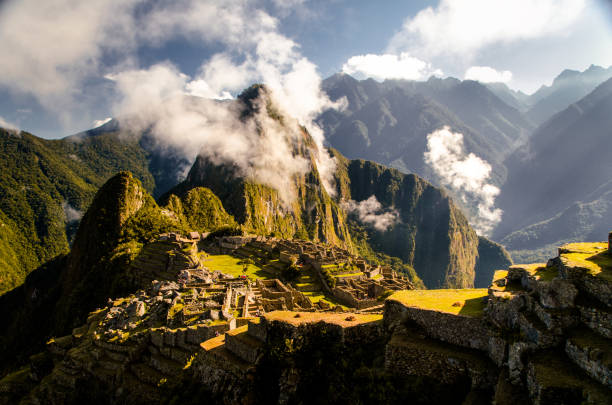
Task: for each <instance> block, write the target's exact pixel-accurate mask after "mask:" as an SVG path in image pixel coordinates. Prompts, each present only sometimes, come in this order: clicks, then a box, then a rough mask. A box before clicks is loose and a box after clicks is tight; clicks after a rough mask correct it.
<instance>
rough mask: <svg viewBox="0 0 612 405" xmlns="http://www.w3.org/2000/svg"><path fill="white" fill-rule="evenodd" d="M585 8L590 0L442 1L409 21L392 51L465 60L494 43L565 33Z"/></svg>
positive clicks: (390, 47)
mask: <svg viewBox="0 0 612 405" xmlns="http://www.w3.org/2000/svg"><path fill="white" fill-rule="evenodd" d="M585 5H586V0H441V1H440V3H439V4H438V6H437V7H436V8H432V7H428V8H426V9H423V10H421V11H420V12H418V13H417V15H415V16H414V17H412V18H407V19H406V20H405V21H404V24H403V26H402V29H401V30H400V31H399V32H398V33H396V34H395V35H394V37H393V39H392V40H391V42H390V44H389V50H390V51H393V52H395V53H396V52H399V51H404V50H408V51H410V52H412V53H413V54H415V55H418V56H419V57H422V58H426V59H429V58H430V57H433V56H437V55H440V54H447V55H460V56H461V57H463V58H466V57H470V56H471V55H473V54H474V53H475V52H476V51H478V50H479V49H481V48H483V47H485V46H489V45H492V44H497V43H508V42H512V41H517V40H524V39H533V38H538V37H542V36H546V35H550V34H563V33H564V30H566V29H567V28H568V27H569V26H571V25H572V24H573V23H574V22H575V21H576V20H578V19H579V18H580V16H581V14H582V12H583V10H584V8H585Z"/></svg>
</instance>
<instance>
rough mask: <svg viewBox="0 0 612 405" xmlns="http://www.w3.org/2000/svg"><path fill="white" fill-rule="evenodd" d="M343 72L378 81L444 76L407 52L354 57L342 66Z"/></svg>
mask: <svg viewBox="0 0 612 405" xmlns="http://www.w3.org/2000/svg"><path fill="white" fill-rule="evenodd" d="M342 71H343V72H344V73H347V74H350V75H355V76H357V77H371V78H373V79H376V80H385V79H406V80H421V79H426V78H428V77H429V76H431V75H436V76H441V75H442V71H441V70H439V69H436V70H434V69H433V68H432V67H431V65H430V64H429V63H427V62H425V61H422V60H420V59H418V58H415V57H413V56H411V55H410V54H409V53H407V52H402V53H401V54H399V55H394V54H383V55H375V54H367V55H357V56H353V57H351V58H349V60H348V61H346V63H345V64H344V65H342Z"/></svg>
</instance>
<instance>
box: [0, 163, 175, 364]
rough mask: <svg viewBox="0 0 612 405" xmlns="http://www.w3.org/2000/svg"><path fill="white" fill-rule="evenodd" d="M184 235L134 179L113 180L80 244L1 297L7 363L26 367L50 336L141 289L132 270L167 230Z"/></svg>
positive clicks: (1, 341) (90, 213) (0, 342)
mask: <svg viewBox="0 0 612 405" xmlns="http://www.w3.org/2000/svg"><path fill="white" fill-rule="evenodd" d="M168 230H179V231H184V228H183V226H182V224H181V223H180V222H179V221H177V220H176V219H175V218H173V217H172V216H171V215H167V214H164V212H163V211H162V210H161V209H160V208H159V207H158V206H157V204H156V203H155V200H153V198H152V197H151V196H150V195H149V193H148V192H147V191H146V189H145V188H144V186H143V185H142V183H141V182H140V181H139V180H137V179H136V178H134V177H133V176H132V175H131V174H130V173H127V172H121V173H119V174H117V175H116V176H114V177H112V178H111V179H110V180H109V181H108V182H107V183H105V184H104V186H103V187H102V188H100V190H99V191H98V192H97V193H96V195H95V197H94V198H93V201H92V203H91V206H90V207H89V209H88V210H87V212H86V214H85V215H84V216H83V219H82V221H81V222H80V225H79V228H78V231H77V234H76V237H75V242H74V245H73V246H72V250H71V251H70V253H67V254H66V253H65V254H62V255H59V256H57V257H56V258H54V259H52V260H50V261H48V262H46V263H45V264H43V265H42V266H41V267H39V268H37V269H36V270H34V271H32V272H31V273H30V274H29V275H28V276H27V277H26V280H25V283H24V284H23V285H21V286H19V287H18V288H15V289H13V290H12V291H9V292H8V293H5V294H4V295H2V296H0V308H2V311H1V312H2V318H1V321H2V325H3V326H4V327H3V332H2V334H1V335H0V353H1V356H2V358H0V363H2V364H3V365H8V364H9V363H10V362H11V361H15V360H18V361H19V360H23V358H17V359H16V358H15V356H16V355H27V354H28V353H33V352H35V351H36V349H37V348H39V347H40V345H41V344H42V343H44V341H45V339H48V338H49V337H50V336H53V335H55V336H58V335H62V334H65V333H67V332H69V331H70V330H71V328H73V327H75V326H77V325H79V324H80V323H82V322H83V321H84V317H85V316H86V314H87V313H88V312H89V311H91V310H92V309H94V308H95V307H96V306H100V305H102V304H103V303H104V302H105V301H106V300H107V299H108V298H109V297H113V296H118V295H120V294H125V293H127V292H128V291H132V290H134V289H135V288H136V287H137V286H138V285H139V284H138V283H139V281H140V279H141V277H140V275H139V274H136V273H134V269H133V268H131V267H130V266H129V263H130V262H131V261H132V260H133V259H134V258H135V257H136V256H137V255H138V253H139V251H140V249H141V248H142V245H143V243H144V242H146V241H148V240H150V239H152V238H153V236H157V235H158V234H159V233H160V232H162V231H168Z"/></svg>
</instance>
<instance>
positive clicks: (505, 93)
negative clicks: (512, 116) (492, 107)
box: [485, 83, 531, 112]
mask: <svg viewBox="0 0 612 405" xmlns="http://www.w3.org/2000/svg"><path fill="white" fill-rule="evenodd" d="M485 86H487V88H488V89H489V90H491V92H493V94H495V95H496V96H497V97H499V98H500V99H501V100H502V101H503V102H504V103H506V104H508V105H509V106H510V107H514V108H516V109H517V110H519V111H522V112H525V111H526V110H527V109H529V107H530V106H531V102H530V96H529V95H528V94H525V93H523V92H522V91H520V90H512V89H511V88H510V87H508V86H507V85H506V84H505V83H486V84H485Z"/></svg>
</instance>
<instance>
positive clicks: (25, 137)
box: [0, 129, 156, 294]
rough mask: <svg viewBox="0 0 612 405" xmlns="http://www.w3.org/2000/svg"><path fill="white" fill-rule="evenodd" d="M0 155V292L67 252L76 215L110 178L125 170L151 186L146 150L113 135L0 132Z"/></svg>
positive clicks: (74, 228) (152, 181)
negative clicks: (57, 137)
mask: <svg viewBox="0 0 612 405" xmlns="http://www.w3.org/2000/svg"><path fill="white" fill-rule="evenodd" d="M0 153H1V154H2V157H3V158H2V159H1V160H0V253H1V255H0V256H1V257H2V259H0V294H2V293H4V292H6V291H8V290H10V289H12V288H14V287H16V286H18V285H19V284H21V283H22V282H23V280H24V277H25V276H26V275H27V274H28V273H29V272H30V271H32V270H33V269H34V268H36V267H37V266H39V265H40V264H42V263H44V262H46V261H47V260H49V259H51V258H53V257H55V256H57V255H59V254H65V253H67V252H68V249H69V241H70V240H71V238H72V237H73V236H74V231H75V230H76V224H77V223H78V218H79V214H80V213H82V212H83V211H85V209H87V207H88V206H89V204H90V202H91V200H92V198H93V196H94V194H95V193H96V191H97V190H98V188H99V187H100V186H101V185H102V184H104V182H105V181H106V180H108V179H109V178H110V177H111V176H112V175H114V174H115V173H117V172H118V171H120V170H130V171H131V172H133V173H134V174H135V176H136V177H137V178H139V179H141V180H142V182H143V184H144V187H145V188H146V189H147V190H148V191H150V192H152V191H153V190H154V189H155V187H156V181H155V179H154V177H153V175H152V174H151V173H150V172H149V169H148V161H147V159H148V155H147V152H145V151H144V150H143V149H142V147H141V146H140V145H139V144H138V142H137V141H129V140H127V139H121V140H119V135H118V134H113V133H107V134H103V135H100V136H83V137H71V138H66V139H61V140H45V139H41V138H38V137H36V136H33V135H31V134H28V133H25V132H21V133H19V134H14V133H10V132H7V131H4V130H2V129H0Z"/></svg>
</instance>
